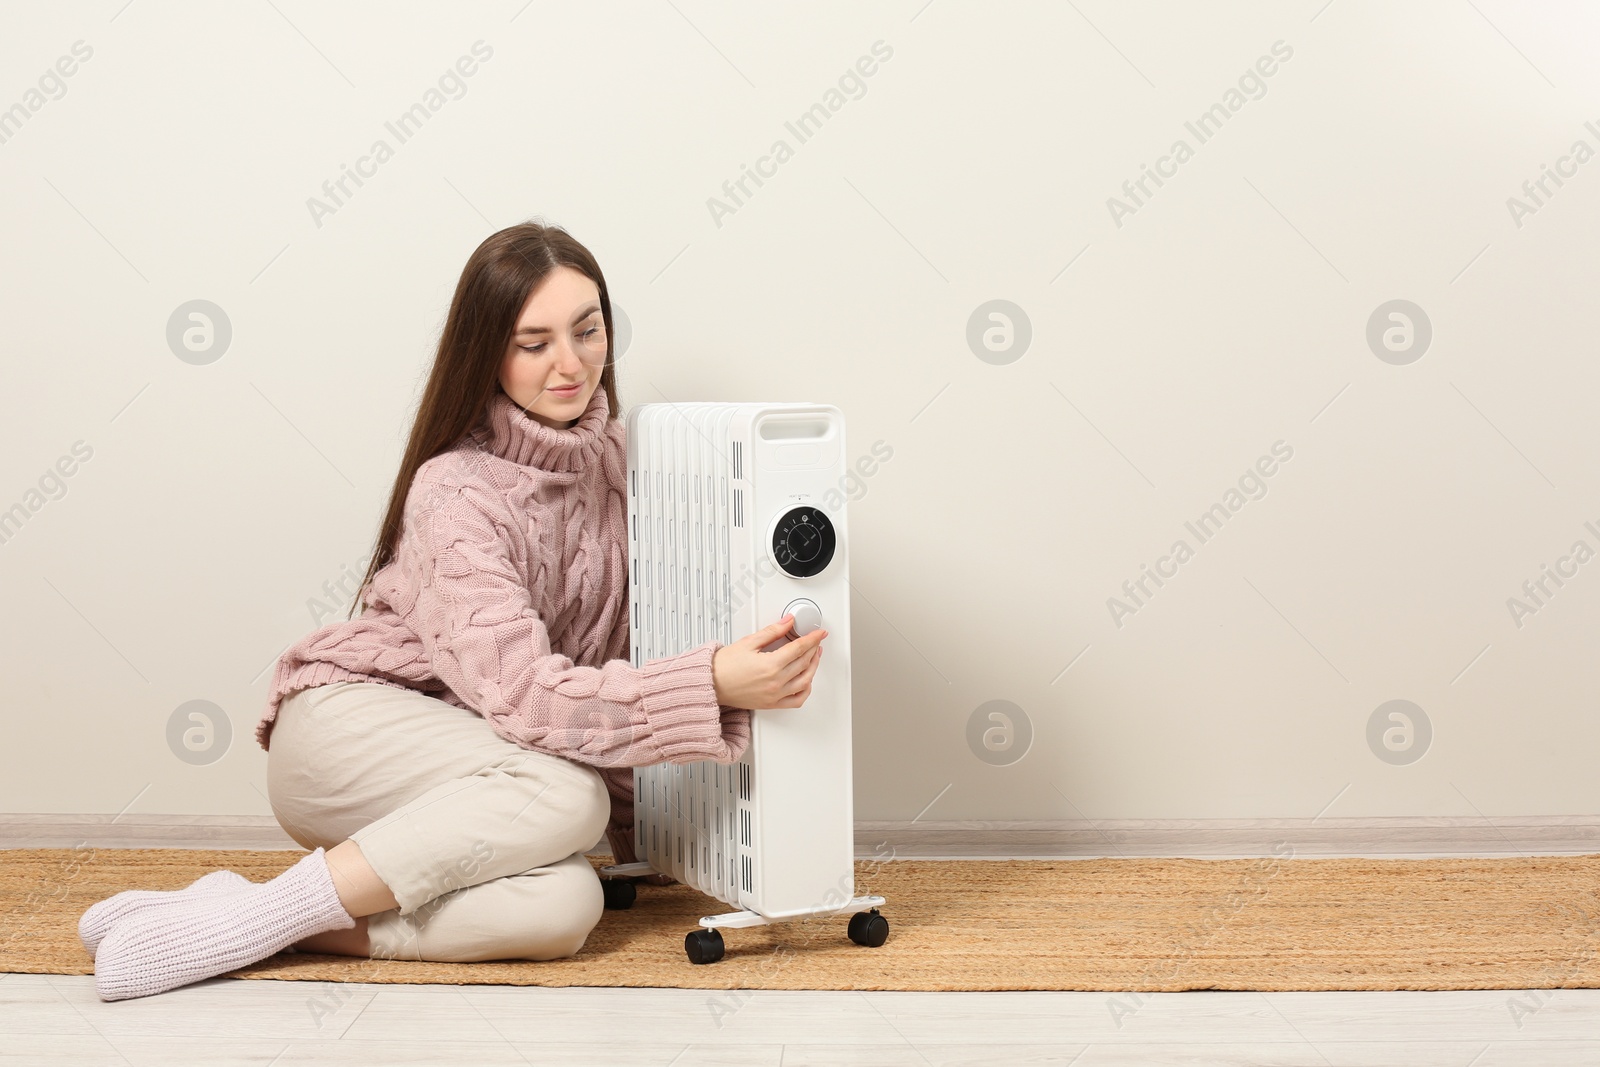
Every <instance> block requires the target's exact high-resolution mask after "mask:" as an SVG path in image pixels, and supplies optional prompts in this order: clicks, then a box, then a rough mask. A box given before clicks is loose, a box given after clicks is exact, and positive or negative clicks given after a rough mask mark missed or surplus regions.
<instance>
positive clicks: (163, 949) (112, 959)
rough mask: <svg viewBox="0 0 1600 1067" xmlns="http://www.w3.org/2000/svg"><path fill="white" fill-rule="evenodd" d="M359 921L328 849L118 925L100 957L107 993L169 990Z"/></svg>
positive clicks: (98, 985)
mask: <svg viewBox="0 0 1600 1067" xmlns="http://www.w3.org/2000/svg"><path fill="white" fill-rule="evenodd" d="M355 924H356V921H355V919H354V918H352V917H351V915H350V913H349V912H347V911H345V910H344V906H343V905H342V904H340V903H339V894H338V892H337V891H336V890H335V889H334V886H333V878H332V876H331V875H330V874H329V873H328V863H327V860H325V859H324V858H323V851H322V849H320V848H319V849H317V850H316V851H314V852H312V853H311V854H309V855H307V856H304V857H302V858H301V859H300V861H299V862H298V863H296V864H295V865H294V866H293V867H290V868H289V869H288V870H287V871H284V872H283V873H282V874H280V875H278V876H277V877H276V878H274V879H272V880H271V881H270V882H262V883H260V884H253V885H250V886H248V887H246V888H243V889H240V890H238V891H236V892H233V893H226V894H214V895H211V896H196V895H194V894H190V895H189V896H188V898H187V899H185V900H181V901H175V902H174V903H172V904H171V905H169V906H167V907H165V908H159V909H157V908H147V909H145V910H144V911H142V912H137V913H135V914H133V915H130V916H128V917H127V918H126V919H125V920H124V921H122V922H120V923H118V924H117V925H116V926H114V927H112V929H111V932H110V933H108V934H106V936H105V940H104V941H102V942H101V943H100V951H99V953H98V954H97V955H96V956H95V963H94V987H95V992H97V993H99V994H100V999H101V1000H126V999H127V998H129V997H147V996H149V995H150V994H152V993H163V992H166V991H167V990H169V989H175V988H177V987H178V986H181V985H188V984H189V983H190V982H198V981H200V980H201V979H203V978H214V977H216V976H217V975H219V974H227V973H228V972H229V971H236V970H238V969H239V968H241V967H248V966H249V965H250V964H252V963H255V962H256V961H257V960H262V959H265V958H266V957H268V956H270V955H272V954H273V953H274V952H279V951H281V950H282V949H284V948H287V947H288V946H290V945H292V944H294V943H295V942H296V941H299V940H300V939H301V938H306V937H310V936H312V935H313V934H320V933H323V932H324V931H327V930H348V929H350V928H351V927H352V926H354V925H355Z"/></svg>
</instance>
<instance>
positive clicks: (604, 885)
mask: <svg viewBox="0 0 1600 1067" xmlns="http://www.w3.org/2000/svg"><path fill="white" fill-rule="evenodd" d="M600 888H601V890H602V891H603V892H604V893H605V895H606V907H607V908H608V909H609V910H611V911H627V910H628V909H629V908H631V907H633V902H634V901H635V900H636V899H638V896H639V891H638V890H637V889H635V888H634V887H633V883H632V882H624V881H621V880H620V879H616V878H602V879H601V880H600Z"/></svg>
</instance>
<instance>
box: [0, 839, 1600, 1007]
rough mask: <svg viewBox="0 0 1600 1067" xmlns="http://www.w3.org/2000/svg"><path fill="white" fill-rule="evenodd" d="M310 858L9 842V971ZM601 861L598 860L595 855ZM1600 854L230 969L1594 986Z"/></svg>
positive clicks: (1102, 864) (1082, 867) (867, 880)
mask: <svg viewBox="0 0 1600 1067" xmlns="http://www.w3.org/2000/svg"><path fill="white" fill-rule="evenodd" d="M302 855H304V853H303V852H298V851H281V852H280V851H271V852H242V851H231V850H230V851H193V850H182V849H87V848H85V849H78V850H73V849H15V850H6V851H0V916H3V918H0V970H3V971H16V972H31V973H43V974H89V973H92V971H93V961H92V960H90V958H89V956H88V954H87V953H86V952H84V950H83V946H82V945H81V944H80V943H79V941H78V938H77V921H78V917H79V916H80V915H81V914H82V913H83V910H84V909H85V908H87V907H88V906H89V905H90V904H92V903H94V902H95V901H97V900H101V899H103V898H105V897H107V896H110V895H111V894H112V893H115V892H119V891H121V890H124V889H177V888H181V887H182V886H184V885H187V884H188V883H189V882H192V881H193V880H194V879H195V878H198V877H199V876H200V875H202V874H204V873H205V872H207V871H210V870H216V869H218V868H220V867H228V868H231V869H233V870H235V871H238V872H239V873H241V874H243V875H244V876H245V877H247V878H250V879H251V880H253V881H257V882H260V881H265V880H267V879H268V878H270V877H272V876H273V875H275V874H277V873H279V872H280V871H283V870H284V869H286V868H287V867H289V866H290V865H291V864H293V863H294V862H295V861H296V860H298V859H299V858H300V857H301V856H302ZM590 859H591V862H592V863H594V864H595V865H596V866H599V865H601V864H603V863H605V862H609V861H608V860H607V859H606V858H605V857H591V858H590ZM1597 889H1600V855H1593V856H1561V857H1555V856H1536V857H1526V858H1510V859H1430V860H1367V859H1271V858H1269V859H1245V860H1183V859H1094V860H1013V861H990V860H967V861H927V860H897V861H892V862H876V861H871V860H863V861H858V864H857V882H856V891H857V892H858V893H864V894H865V893H875V894H880V895H882V896H884V897H885V898H887V901H888V903H887V904H885V905H884V906H883V908H882V912H883V914H884V915H885V916H886V917H887V918H888V919H889V922H890V933H889V940H888V942H887V943H886V944H884V945H882V946H880V947H878V948H868V947H864V946H860V945H856V944H854V943H853V942H851V941H850V940H849V939H848V938H847V937H846V934H845V926H846V918H845V917H843V916H831V917H828V918H825V919H812V920H805V921H798V922H790V923H781V924H776V925H772V926H766V927H753V928H749V929H736V930H727V931H724V933H723V937H724V940H725V942H726V945H727V954H726V955H725V956H724V957H723V959H721V960H720V961H718V962H717V963H713V964H702V965H695V964H691V963H690V962H689V961H688V959H687V957H686V956H685V955H684V951H683V937H684V934H685V933H687V932H688V931H690V930H692V929H694V928H695V927H696V925H697V924H698V921H699V918H700V916H702V915H708V914H713V913H716V912H721V911H728V910H732V909H730V908H729V907H728V906H727V905H724V904H722V903H720V902H718V901H716V900H714V899H712V898H710V897H707V896H705V895H704V894H701V893H699V892H698V891H696V890H692V889H689V888H688V887H686V886H682V885H671V886H650V885H640V886H639V887H638V902H637V903H636V904H635V905H634V906H633V908H632V909H630V910H627V911H607V912H606V913H605V914H604V917H603V918H602V919H601V921H600V925H599V926H597V927H596V928H595V930H594V932H593V933H591V934H590V935H589V939H588V941H587V943H586V944H585V945H584V947H583V949H582V951H581V952H579V954H578V955H577V956H574V957H572V958H570V959H564V960H554V961H548V962H531V961H521V962H517V961H506V962H495V963H417V962H402V961H393V960H368V959H355V958H351V957H341V956H325V955H312V954H301V953H280V954H278V955H276V956H273V957H270V958H268V959H266V960H263V961H262V962H260V963H258V964H255V965H253V966H251V967H248V968H245V969H244V970H241V971H237V972H234V977H238V978H275V979H291V980H296V981H317V982H373V983H423V982H441V983H449V984H498V985H540V986H668V987H678V988H692V989H899V990H1003V989H1063V990H1068V989H1075V990H1103V991H1126V992H1158V991H1172V990H1185V989H1234V990H1240V989H1243V990H1263V991H1269V992H1270V991H1281V990H1322V989H1525V988H1563V987H1564V988H1595V987H1600V896H1597V892H1596V891H1597Z"/></svg>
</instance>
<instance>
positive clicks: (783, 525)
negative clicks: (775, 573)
mask: <svg viewBox="0 0 1600 1067" xmlns="http://www.w3.org/2000/svg"><path fill="white" fill-rule="evenodd" d="M835 544H836V542H835V540H834V532H833V523H832V522H831V521H829V519H828V516H827V515H825V514H823V513H822V511H821V510H820V509H818V508H814V507H802V508H790V509H789V510H788V511H787V512H786V513H785V514H784V516H783V518H781V519H779V520H778V525H777V527H776V528H774V529H773V531H772V557H773V559H776V560H777V561H778V566H780V567H782V568H783V570H784V573H786V574H792V575H794V576H795V577H796V578H809V577H811V576H812V575H813V574H818V573H820V572H821V571H822V569H823V568H824V567H826V566H827V565H828V563H829V562H830V561H831V560H832V559H833V549H834V545H835Z"/></svg>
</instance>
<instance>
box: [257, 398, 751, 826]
mask: <svg viewBox="0 0 1600 1067" xmlns="http://www.w3.org/2000/svg"><path fill="white" fill-rule="evenodd" d="M607 403H608V401H607V397H606V392H605V389H604V388H603V387H601V388H597V389H596V390H595V391H594V395H593V396H592V397H591V398H590V400H589V404H588V406H587V407H586V408H585V409H584V412H583V414H582V415H581V416H580V417H579V419H578V421H577V422H576V423H575V424H574V425H573V426H572V427H571V428H569V429H561V430H557V429H552V428H550V427H548V426H545V425H544V424H543V423H541V422H539V421H538V420H536V419H534V418H532V417H530V416H529V415H528V414H527V413H526V412H525V411H523V410H522V408H521V407H520V406H519V405H517V404H516V402H515V401H513V400H512V399H511V398H510V397H509V396H507V395H506V394H505V393H504V392H502V391H499V390H497V391H496V393H495V395H494V398H493V399H492V400H491V401H490V403H489V409H488V412H487V413H486V416H485V419H484V420H483V421H482V422H480V424H479V425H478V427H476V428H475V429H474V430H473V431H471V432H470V433H469V434H468V435H467V436H466V437H464V438H463V439H462V441H461V443H459V444H458V445H457V446H456V447H455V448H453V449H451V450H449V451H446V452H444V453H441V454H440V455H438V456H435V457H433V458H432V459H429V460H428V461H426V462H425V463H423V464H422V466H421V467H419V468H418V469H417V473H416V476H415V477H414V478H413V480H412V483H411V489H410V492H409V494H408V495H407V498H406V504H405V515H404V521H403V523H402V526H401V534H400V539H399V542H398V544H397V545H396V551H395V558H394V559H393V560H392V561H390V562H389V563H388V564H387V565H386V566H384V567H382V568H381V569H380V570H378V572H377V573H376V574H375V575H374V576H373V582H372V586H371V587H370V589H369V591H368V595H367V606H366V609H365V611H364V612H363V613H362V614H361V615H359V616H357V617H356V618H354V619H349V620H346V621H342V622H334V623H329V624H328V625H325V626H323V627H321V628H320V629H317V630H314V631H312V632H311V633H310V634H308V635H307V636H306V637H304V638H302V639H301V640H300V641H299V642H298V643H297V644H295V645H292V646H291V647H290V648H289V649H288V650H287V651H285V652H284V653H283V655H282V656H280V657H279V659H278V662H277V667H276V670H275V671H274V673H273V677H272V685H271V690H270V692H269V693H268V697H267V706H266V711H265V713H264V714H263V715H262V717H261V721H260V722H259V723H258V724H257V725H256V734H255V736H256V741H257V742H258V743H259V744H260V745H261V747H262V748H264V749H265V748H267V747H268V745H269V744H270V735H271V731H272V723H273V720H274V719H275V718H276V716H277V712H278V705H279V704H280V702H281V701H282V700H283V698H284V697H285V696H287V695H288V694H289V693H292V692H293V691H295V690H297V689H304V688H309V687H311V686H318V685H325V684H328V683H330V682H338V681H362V682H377V683H379V684H382V685H390V686H396V687H398V688H404V689H414V690H417V691H419V692H423V693H427V694H429V695H431V696H434V697H436V698H438V699H440V700H443V701H444V702H445V703H448V704H452V705H454V706H456V707H463V708H469V709H471V710H473V711H475V712H477V713H478V714H480V715H482V716H483V717H484V718H485V719H487V720H488V721H489V724H490V725H491V726H492V727H493V728H494V730H495V732H496V733H498V734H499V735H500V736H502V737H504V738H506V739H508V740H510V741H513V742H515V743H516V744H518V745H521V746H522V747H524V748H529V749H537V750H539V751H541V752H549V753H552V754H554V755H558V756H563V757H566V758H568V759H571V760H574V761H576V762H579V763H585V764H589V765H591V766H593V767H595V768H597V769H598V770H599V771H600V774H601V776H602V777H603V778H604V779H605V780H606V787H607V789H608V791H609V792H610V794H611V827H612V828H613V829H619V830H626V829H628V828H631V827H632V825H633V771H632V769H631V768H633V767H637V766H644V765H646V764H650V763H663V762H670V763H687V762H691V761H693V760H701V759H711V760H718V761H720V762H731V761H733V760H736V759H738V758H739V757H740V756H741V755H743V753H744V751H745V748H746V746H747V745H748V744H749V741H750V712H749V711H747V710H744V709H738V708H731V707H727V706H724V705H720V704H718V703H717V696H716V688H715V686H713V684H712V680H711V658H712V656H713V655H714V654H715V653H716V651H717V649H719V648H721V647H722V644H721V643H720V642H718V641H707V642H705V643H704V644H702V645H699V646H698V647H696V648H692V649H690V650H688V651H687V652H683V653H680V654H678V655H676V656H671V657H666V658H663V659H656V660H651V661H649V662H648V663H645V664H644V665H643V666H642V667H634V666H633V665H632V664H631V662H630V661H629V658H628V654H629V632H628V573H627V568H628V552H627V542H626V537H627V499H626V497H625V496H624V492H625V489H626V486H625V477H626V474H627V444H626V433H627V431H626V427H625V426H624V424H623V422H622V420H620V419H612V418H610V417H609V412H608V407H607Z"/></svg>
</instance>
